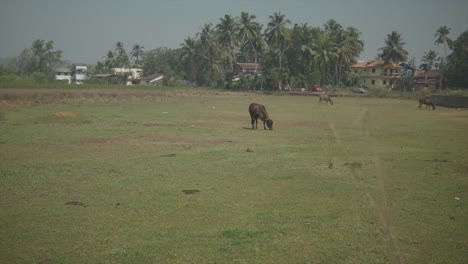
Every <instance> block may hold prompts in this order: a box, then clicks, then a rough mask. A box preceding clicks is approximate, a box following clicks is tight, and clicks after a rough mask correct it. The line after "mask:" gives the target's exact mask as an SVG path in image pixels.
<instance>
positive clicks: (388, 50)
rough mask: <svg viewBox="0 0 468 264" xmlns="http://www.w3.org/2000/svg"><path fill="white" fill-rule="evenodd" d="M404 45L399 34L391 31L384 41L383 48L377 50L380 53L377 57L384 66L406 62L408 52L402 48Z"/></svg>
mask: <svg viewBox="0 0 468 264" xmlns="http://www.w3.org/2000/svg"><path fill="white" fill-rule="evenodd" d="M405 44H406V42H404V41H403V39H402V38H401V34H400V33H398V32H396V31H392V33H390V34H388V35H387V38H386V39H385V46H384V47H382V48H379V50H380V51H382V53H381V54H379V57H381V58H382V59H383V61H384V62H385V63H386V64H388V63H391V64H398V63H400V62H402V61H406V60H407V59H408V51H406V50H405V49H404V48H403V46H404V45H405Z"/></svg>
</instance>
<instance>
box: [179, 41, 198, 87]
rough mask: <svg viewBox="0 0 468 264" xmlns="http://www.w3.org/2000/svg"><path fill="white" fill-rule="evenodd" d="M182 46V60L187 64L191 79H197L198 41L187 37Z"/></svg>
mask: <svg viewBox="0 0 468 264" xmlns="http://www.w3.org/2000/svg"><path fill="white" fill-rule="evenodd" d="M181 46H182V61H184V63H185V64H186V69H187V72H188V73H189V74H188V79H189V81H195V80H196V63H195V62H196V61H197V42H196V40H195V39H193V38H190V37H188V38H186V39H185V40H184V43H183V44H181Z"/></svg>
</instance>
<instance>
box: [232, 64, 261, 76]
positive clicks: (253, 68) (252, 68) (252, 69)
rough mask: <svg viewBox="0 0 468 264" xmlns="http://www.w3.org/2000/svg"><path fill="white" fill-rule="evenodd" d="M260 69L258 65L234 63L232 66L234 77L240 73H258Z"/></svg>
mask: <svg viewBox="0 0 468 264" xmlns="http://www.w3.org/2000/svg"><path fill="white" fill-rule="evenodd" d="M261 69H262V68H261V67H260V64H258V63H236V64H234V75H239V74H241V73H259V72H261Z"/></svg>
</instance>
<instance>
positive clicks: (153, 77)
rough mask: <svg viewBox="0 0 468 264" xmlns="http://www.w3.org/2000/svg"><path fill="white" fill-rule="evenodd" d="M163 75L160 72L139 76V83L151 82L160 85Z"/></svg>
mask: <svg viewBox="0 0 468 264" xmlns="http://www.w3.org/2000/svg"><path fill="white" fill-rule="evenodd" d="M163 79H164V75H162V74H160V73H154V74H151V75H148V76H143V77H141V78H140V84H151V85H162V83H163Z"/></svg>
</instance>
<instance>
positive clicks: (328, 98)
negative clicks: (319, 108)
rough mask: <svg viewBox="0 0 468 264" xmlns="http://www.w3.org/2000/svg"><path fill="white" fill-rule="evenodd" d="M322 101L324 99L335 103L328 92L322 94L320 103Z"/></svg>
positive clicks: (326, 101)
mask: <svg viewBox="0 0 468 264" xmlns="http://www.w3.org/2000/svg"><path fill="white" fill-rule="evenodd" d="M322 101H324V102H325V103H327V104H328V102H330V104H331V105H333V101H332V99H331V97H330V96H329V95H328V94H326V93H322V94H320V98H319V102H320V104H322Z"/></svg>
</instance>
